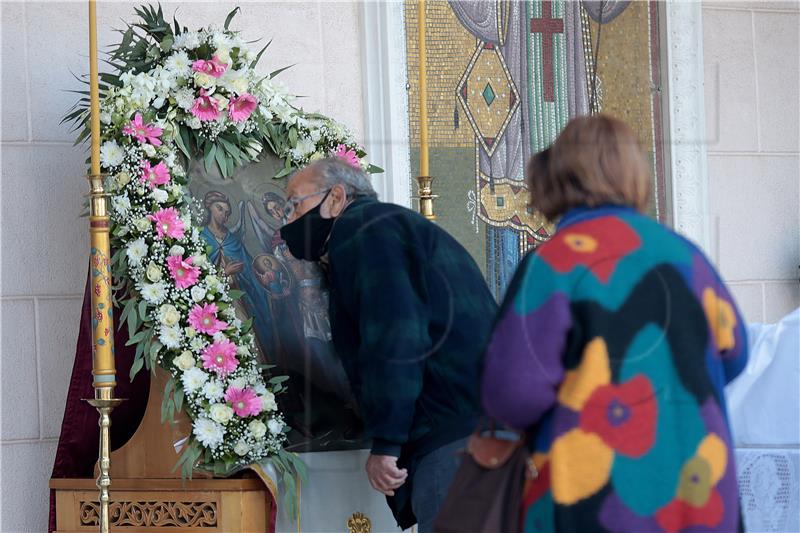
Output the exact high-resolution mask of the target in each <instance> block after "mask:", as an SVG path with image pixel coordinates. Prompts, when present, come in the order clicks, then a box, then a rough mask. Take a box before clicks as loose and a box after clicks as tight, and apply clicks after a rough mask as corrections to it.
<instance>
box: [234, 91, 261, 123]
mask: <svg viewBox="0 0 800 533" xmlns="http://www.w3.org/2000/svg"><path fill="white" fill-rule="evenodd" d="M256 105H258V100H256V98H255V96H253V95H252V94H249V93H242V94H240V95H239V96H238V97H237V98H233V99H232V100H231V102H230V104H229V105H228V116H229V117H230V118H231V120H232V121H234V122H244V121H245V120H247V118H248V117H249V116H250V114H251V113H252V112H253V111H255V109H256Z"/></svg>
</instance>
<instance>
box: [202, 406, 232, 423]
mask: <svg viewBox="0 0 800 533" xmlns="http://www.w3.org/2000/svg"><path fill="white" fill-rule="evenodd" d="M208 413H209V414H210V415H211V419H212V420H213V421H214V422H219V423H220V424H227V423H228V422H230V421H231V419H232V418H233V408H232V407H231V406H230V405H227V404H224V403H215V404H214V405H212V406H211V408H209V410H208Z"/></svg>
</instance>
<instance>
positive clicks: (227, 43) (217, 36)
mask: <svg viewBox="0 0 800 533" xmlns="http://www.w3.org/2000/svg"><path fill="white" fill-rule="evenodd" d="M211 45H212V46H213V47H214V48H228V49H230V48H233V41H232V40H231V38H230V37H228V36H227V35H226V34H224V33H221V32H216V33H214V35H212V36H211Z"/></svg>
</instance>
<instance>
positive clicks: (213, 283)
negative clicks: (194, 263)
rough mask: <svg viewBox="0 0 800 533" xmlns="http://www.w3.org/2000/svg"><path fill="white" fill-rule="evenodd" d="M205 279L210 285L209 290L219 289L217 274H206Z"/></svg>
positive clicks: (207, 284)
mask: <svg viewBox="0 0 800 533" xmlns="http://www.w3.org/2000/svg"><path fill="white" fill-rule="evenodd" d="M205 281H206V286H208V289H209V290H211V291H215V290H217V288H219V278H218V277H217V276H214V275H209V276H206V279H205Z"/></svg>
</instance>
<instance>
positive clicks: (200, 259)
mask: <svg viewBox="0 0 800 533" xmlns="http://www.w3.org/2000/svg"><path fill="white" fill-rule="evenodd" d="M207 263H208V261H207V260H206V256H205V254H198V255H193V256H192V264H193V265H194V266H196V267H204V266H206V264H207Z"/></svg>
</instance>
